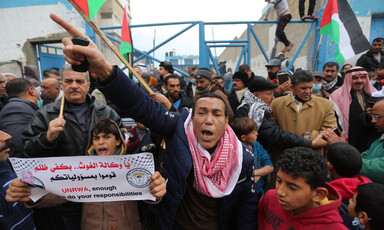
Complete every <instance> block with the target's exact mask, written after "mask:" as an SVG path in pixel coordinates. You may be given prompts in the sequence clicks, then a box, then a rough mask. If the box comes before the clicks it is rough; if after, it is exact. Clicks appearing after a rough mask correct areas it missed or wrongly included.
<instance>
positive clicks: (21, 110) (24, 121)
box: [0, 97, 39, 157]
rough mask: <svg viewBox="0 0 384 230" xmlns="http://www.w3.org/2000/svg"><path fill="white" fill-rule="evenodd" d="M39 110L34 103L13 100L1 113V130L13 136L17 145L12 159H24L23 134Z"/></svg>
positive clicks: (17, 99) (11, 154) (19, 99)
mask: <svg viewBox="0 0 384 230" xmlns="http://www.w3.org/2000/svg"><path fill="white" fill-rule="evenodd" d="M38 109H39V108H38V107H37V106H36V105H35V104H34V103H32V102H30V101H28V100H25V99H22V98H17V97H15V98H11V99H10V100H9V102H8V104H6V105H5V106H4V108H3V109H2V110H1V112H0V121H1V122H0V130H2V131H4V132H6V133H8V134H9V135H11V136H12V142H13V143H14V144H15V146H14V147H12V148H11V151H10V152H9V155H10V156H11V157H22V155H23V154H22V153H23V151H24V145H23V141H22V140H21V134H22V133H23V131H24V129H25V128H26V127H27V125H28V123H29V121H30V120H31V119H32V117H33V115H34V114H35V113H36V111H37V110H38Z"/></svg>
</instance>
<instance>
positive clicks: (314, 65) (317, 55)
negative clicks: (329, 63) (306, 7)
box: [312, 34, 323, 72]
mask: <svg viewBox="0 0 384 230" xmlns="http://www.w3.org/2000/svg"><path fill="white" fill-rule="evenodd" d="M321 43H323V34H322V35H320V42H319V45H318V46H317V52H316V57H315V62H314V63H313V68H312V72H313V71H315V67H316V63H317V58H318V57H319V51H320V46H321Z"/></svg>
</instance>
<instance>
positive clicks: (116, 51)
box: [68, 0, 153, 94]
mask: <svg viewBox="0 0 384 230" xmlns="http://www.w3.org/2000/svg"><path fill="white" fill-rule="evenodd" d="M68 2H69V3H71V4H72V6H73V7H74V8H75V9H76V10H77V12H79V14H80V15H81V16H82V17H83V18H84V20H85V21H86V22H87V23H88V24H89V25H90V26H91V28H92V29H93V30H94V31H95V32H96V34H97V35H99V36H100V38H101V39H103V41H104V42H105V43H106V44H107V45H108V46H109V47H110V48H111V49H112V51H113V52H114V53H115V54H116V55H117V57H119V59H120V60H121V62H123V63H124V65H125V66H126V67H127V68H128V69H129V71H130V72H131V73H133V75H135V77H136V78H137V80H139V82H140V84H142V85H143V86H144V88H145V89H146V90H147V91H148V92H149V94H152V93H153V91H152V89H151V88H150V87H149V86H148V84H147V83H146V82H145V81H144V79H143V78H142V77H141V76H140V75H139V74H138V73H137V72H136V71H135V70H134V69H133V67H132V66H131V64H129V62H128V61H127V60H126V59H125V58H124V57H123V55H121V53H120V52H119V50H118V49H117V48H116V47H115V46H114V45H113V44H112V42H111V41H110V40H109V39H108V38H107V36H105V34H104V33H103V32H102V31H101V30H100V29H99V27H97V25H96V24H95V23H93V22H92V21H91V19H90V18H89V17H88V15H87V14H86V13H84V11H83V10H82V9H81V8H80V7H79V6H78V5H77V4H76V2H75V1H74V0H68Z"/></svg>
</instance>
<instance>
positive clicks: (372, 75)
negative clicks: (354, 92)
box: [368, 72, 382, 90]
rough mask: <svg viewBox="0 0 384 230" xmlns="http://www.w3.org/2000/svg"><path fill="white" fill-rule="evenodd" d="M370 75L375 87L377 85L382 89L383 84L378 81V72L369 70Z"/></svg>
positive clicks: (377, 87)
mask: <svg viewBox="0 0 384 230" xmlns="http://www.w3.org/2000/svg"><path fill="white" fill-rule="evenodd" d="M368 76H369V81H370V82H371V84H372V85H373V87H375V88H376V89H377V90H381V88H382V86H381V85H380V83H379V81H378V74H377V73H376V72H369V73H368Z"/></svg>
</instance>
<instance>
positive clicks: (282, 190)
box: [276, 169, 316, 215]
mask: <svg viewBox="0 0 384 230" xmlns="http://www.w3.org/2000/svg"><path fill="white" fill-rule="evenodd" d="M276 193H277V197H278V199H279V203H280V205H281V207H282V208H283V209H284V210H286V211H292V212H293V214H294V215H298V214H300V213H302V212H305V211H307V210H309V209H311V208H313V207H315V206H316V203H315V202H314V201H313V199H312V197H313V196H314V191H313V190H312V189H311V187H310V186H309V184H307V182H305V179H304V178H303V177H298V178H296V179H294V178H293V177H292V176H291V175H290V174H287V173H285V172H283V171H282V170H281V169H279V171H278V172H277V177H276Z"/></svg>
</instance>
